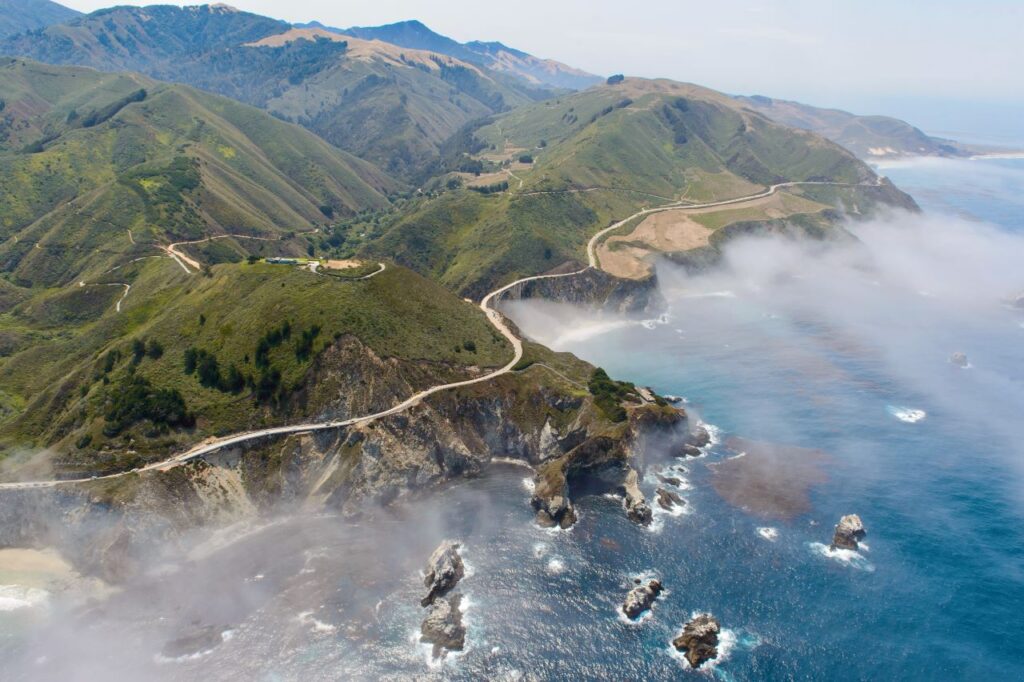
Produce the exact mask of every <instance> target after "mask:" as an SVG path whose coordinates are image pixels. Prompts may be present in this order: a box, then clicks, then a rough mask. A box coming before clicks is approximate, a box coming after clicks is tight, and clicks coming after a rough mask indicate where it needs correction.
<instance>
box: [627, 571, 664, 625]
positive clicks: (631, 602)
mask: <svg viewBox="0 0 1024 682" xmlns="http://www.w3.org/2000/svg"><path fill="white" fill-rule="evenodd" d="M634 582H635V583H637V586H636V587H634V588H633V589H632V590H630V591H629V594H627V595H626V601H624V602H623V603H622V612H623V613H624V614H626V617H627V618H637V617H639V616H640V614H642V613H643V612H644V611H647V610H648V609H650V608H651V606H652V605H653V604H654V601H655V600H656V599H657V598H658V595H659V594H661V590H662V587H661V581H660V580H657V579H655V578H652V579H651V580H648V581H647V583H646V584H643V581H642V580H640V579H639V578H637V579H636V580H635V581H634Z"/></svg>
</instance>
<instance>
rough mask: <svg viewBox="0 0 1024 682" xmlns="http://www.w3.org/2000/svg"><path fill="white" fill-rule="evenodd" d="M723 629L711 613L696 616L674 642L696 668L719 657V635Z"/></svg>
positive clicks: (673, 644) (677, 648) (677, 649)
mask: <svg viewBox="0 0 1024 682" xmlns="http://www.w3.org/2000/svg"><path fill="white" fill-rule="evenodd" d="M721 630H722V628H721V626H720V625H719V624H718V619H717V618H715V617H714V616H712V615H711V614H710V613H702V614H699V615H697V616H695V617H694V618H693V619H692V620H690V622H689V623H687V624H686V625H684V626H683V633H682V634H681V635H679V636H678V637H676V638H675V639H673V640H672V646H674V647H675V648H676V651H681V652H683V654H684V655H685V656H686V660H687V661H689V662H690V665H691V666H692V667H694V668H699V667H700V666H702V665H703V664H704V662H705V661H709V660H711V659H712V658H717V657H718V633H719V632H721Z"/></svg>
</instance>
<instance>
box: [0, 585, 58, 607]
mask: <svg viewBox="0 0 1024 682" xmlns="http://www.w3.org/2000/svg"><path fill="white" fill-rule="evenodd" d="M49 600H50V593H49V592H47V591H46V590H42V589H39V588H37V587H25V586H23V585H0V611H19V610H21V609H30V608H35V607H36V606H43V605H45V604H46V603H47V602H48V601H49Z"/></svg>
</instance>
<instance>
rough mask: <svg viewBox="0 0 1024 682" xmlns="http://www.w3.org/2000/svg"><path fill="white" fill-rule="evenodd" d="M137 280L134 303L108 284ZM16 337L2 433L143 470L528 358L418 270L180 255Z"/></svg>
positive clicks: (91, 290)
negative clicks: (355, 274) (193, 269)
mask: <svg viewBox="0 0 1024 682" xmlns="http://www.w3.org/2000/svg"><path fill="white" fill-rule="evenodd" d="M122 281H128V282H132V288H131V290H130V292H129V294H128V295H127V296H125V297H124V300H123V302H122V309H121V311H120V312H118V311H117V309H116V307H115V306H116V302H117V300H118V299H119V298H121V296H122V293H123V288H121V287H119V286H105V285H104V283H106V282H122ZM0 339H2V341H3V344H2V345H3V347H2V349H0V350H2V353H0V407H2V412H0V414H2V417H0V440H2V441H6V443H7V444H8V445H15V444H18V445H21V446H22V447H25V446H29V445H31V446H33V447H44V446H47V447H52V448H53V449H54V450H55V451H56V452H58V453H61V454H62V455H63V456H64V457H65V458H70V459H74V460H75V461H76V462H77V463H78V464H80V465H82V466H90V467H96V466H100V467H114V468H125V467H127V466H129V465H132V466H134V465H135V464H136V462H135V461H134V460H132V461H130V462H129V461H127V460H124V459H123V458H124V457H125V454H124V453H125V452H126V451H134V452H136V453H137V454H138V458H139V459H140V460H141V459H148V458H153V457H157V456H158V455H161V454H162V455H165V456H166V454H167V453H168V451H169V450H174V449H178V448H181V447H182V446H184V445H185V444H191V443H195V442H197V441H199V440H201V439H202V438H203V437H205V436H208V435H213V434H220V433H225V432H235V431H240V430H244V429H247V428H255V427H258V426H261V425H273V424H282V423H288V422H294V421H297V420H301V419H303V418H310V417H312V416H313V415H317V414H322V413H324V410H333V412H332V413H334V414H339V413H341V414H344V409H342V408H338V407H336V406H335V404H336V403H341V404H344V403H345V401H347V400H353V401H355V403H354V404H355V405H362V403H361V402H360V401H365V400H369V397H368V396H367V395H362V396H360V395H358V394H356V395H353V391H354V390H355V391H359V392H361V393H371V394H372V393H375V392H376V393H378V394H379V393H381V392H383V391H382V388H381V385H383V387H384V389H386V388H387V385H388V382H389V381H391V382H394V383H395V385H396V386H399V387H401V386H404V382H410V383H411V384H412V385H413V386H417V387H423V386H426V385H430V384H432V383H435V382H437V381H438V380H444V379H450V378H454V377H466V376H471V374H469V373H468V372H469V369H468V368H469V367H470V366H473V367H477V368H485V367H495V366H500V365H502V364H504V363H505V362H507V361H508V359H509V357H511V354H512V349H511V347H510V346H509V345H508V343H507V341H506V340H505V339H504V338H503V337H502V336H500V335H499V334H498V333H497V332H496V331H495V330H494V328H493V327H492V326H491V325H490V324H489V323H488V322H487V321H486V318H485V317H484V316H483V314H482V313H480V311H479V310H478V309H477V308H476V306H474V305H472V304H469V303H466V302H464V301H462V300H460V299H459V298H457V297H456V296H455V295H453V294H452V293H450V292H448V291H446V290H445V289H443V288H442V287H440V286H438V285H437V284H435V283H432V282H430V281H429V280H427V279H424V278H423V277H421V276H419V275H416V274H414V273H412V272H410V271H409V270H406V269H404V268H399V267H395V266H392V267H388V268H387V269H386V270H385V271H384V272H382V273H381V274H379V275H377V276H375V277H373V278H370V279H367V280H363V281H350V280H345V279H342V278H338V277H331V276H324V275H317V274H314V273H312V272H310V271H309V270H308V269H306V268H296V267H289V266H282V265H268V264H262V263H256V264H253V265H249V264H225V265H218V266H214V267H213V268H212V271H211V272H210V273H209V276H202V275H199V274H192V275H187V274H185V273H184V272H183V271H182V270H181V269H180V268H179V267H178V266H177V265H176V264H175V263H174V262H173V261H171V260H170V259H167V258H163V259H151V260H145V261H139V262H136V263H132V264H129V265H127V266H126V267H124V268H122V269H121V270H119V271H118V272H117V273H112V274H111V275H109V276H107V277H105V278H101V279H100V280H98V281H97V282H94V283H91V284H89V285H86V286H78V285H75V284H72V285H69V286H65V287H61V288H53V289H50V290H47V291H45V292H36V293H35V295H34V296H33V297H32V298H31V299H30V300H27V301H23V302H21V303H17V304H15V305H14V306H13V307H11V308H9V309H8V311H7V312H5V313H3V314H0ZM190 356H191V360H190V359H189V357H190ZM211 358H212V360H211ZM374 358H377V360H374ZM190 363H191V366H190ZM367 363H369V367H370V368H372V367H376V369H372V374H366V372H367V370H368V365H367ZM374 363H376V364H374ZM390 374H393V375H394V376H389V375H390ZM396 377H397V378H396ZM367 380H370V381H372V382H374V383H375V384H378V385H375V386H369V385H367V384H366V382H367ZM360 381H362V382H363V383H362V384H361V385H360ZM396 390H399V389H396ZM403 390H407V389H403ZM122 396H131V400H130V401H129V400H126V399H124V398H123V397H122ZM378 397H379V395H378ZM404 397H406V395H404V394H403V395H401V398H404ZM394 402H398V400H397V399H396V400H394ZM389 404H390V403H389ZM385 406H386V405H385ZM339 410H340V412H339ZM367 411H369V410H367ZM108 450H110V451H111V452H114V451H116V452H118V453H119V454H118V457H119V458H120V459H117V460H116V461H115V460H109V461H108V459H109V458H110V457H113V455H111V454H109V453H108V452H107V451H108ZM58 459H60V458H58Z"/></svg>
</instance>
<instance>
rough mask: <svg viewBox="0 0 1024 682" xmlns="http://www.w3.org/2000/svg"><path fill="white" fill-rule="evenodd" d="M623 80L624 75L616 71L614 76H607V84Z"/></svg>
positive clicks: (624, 78)
mask: <svg viewBox="0 0 1024 682" xmlns="http://www.w3.org/2000/svg"><path fill="white" fill-rule="evenodd" d="M624 80H626V77H625V76H623V75H622V74H621V73H617V74H615V75H614V76H608V85H615V84H616V83H621V82H622V81H624Z"/></svg>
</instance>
